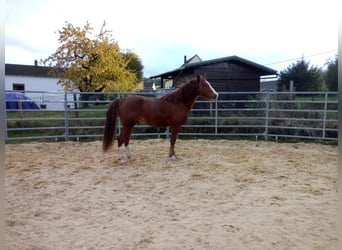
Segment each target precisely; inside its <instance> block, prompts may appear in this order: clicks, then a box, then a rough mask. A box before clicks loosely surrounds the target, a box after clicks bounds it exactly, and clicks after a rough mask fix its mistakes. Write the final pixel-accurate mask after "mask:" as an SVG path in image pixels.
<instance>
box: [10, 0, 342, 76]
mask: <svg viewBox="0 0 342 250" xmlns="http://www.w3.org/2000/svg"><path fill="white" fill-rule="evenodd" d="M338 2H339V1H337V0H325V1H316V0H309V1H308V0H287V1H274V0H273V1H272V0H239V1H231V0H210V1H208V0H206V1H204V0H197V1H193V0H172V1H171V0H164V1H163V0H96V1H88V0H83V1H78V0H74V1H72V0H31V1H28V0H5V8H6V9H5V13H6V16H5V62H6V63H14V64H25V65H33V63H34V60H35V59H37V60H38V61H39V60H40V59H46V58H47V57H48V56H50V55H51V54H53V53H54V52H55V51H56V49H57V48H58V47H59V44H58V33H57V31H58V30H61V29H62V28H63V27H64V26H65V23H66V22H69V23H71V24H73V25H74V26H78V27H83V26H84V25H85V24H86V23H87V21H88V22H90V24H91V26H92V27H93V28H94V33H98V31H99V30H100V28H101V26H102V24H103V22H104V21H105V22H106V23H107V25H106V28H107V29H108V30H110V31H112V36H113V38H114V39H115V40H116V41H117V42H118V43H119V46H120V48H121V49H123V50H132V51H133V52H135V53H136V54H137V55H138V56H139V57H140V59H141V61H142V64H143V65H144V76H145V77H149V76H153V75H157V74H160V73H163V72H166V71H170V70H173V69H176V68H178V67H179V66H181V65H182V64H183V60H184V56H187V58H188V59H189V58H191V57H192V56H194V55H196V54H197V55H198V56H199V57H200V58H201V59H202V60H210V59H216V58H220V57H226V56H232V55H236V56H239V57H242V58H245V59H247V60H251V61H253V62H256V63H259V64H262V65H265V66H267V67H270V68H272V69H275V70H277V71H278V72H280V71H281V70H284V69H286V68H287V67H288V66H289V65H290V64H292V63H294V62H296V59H298V58H301V57H304V59H305V60H307V61H309V62H310V64H311V65H312V66H318V67H324V65H325V62H326V61H327V60H328V59H334V58H335V55H336V54H337V49H338V21H339V16H338V15H339V14H340V13H341V12H339V8H340V7H341V6H339V3H338Z"/></svg>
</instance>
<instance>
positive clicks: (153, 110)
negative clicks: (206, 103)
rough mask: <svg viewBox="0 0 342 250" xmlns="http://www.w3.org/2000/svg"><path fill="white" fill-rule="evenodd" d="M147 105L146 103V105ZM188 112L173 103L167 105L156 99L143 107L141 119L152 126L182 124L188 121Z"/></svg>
mask: <svg viewBox="0 0 342 250" xmlns="http://www.w3.org/2000/svg"><path fill="white" fill-rule="evenodd" d="M144 106H145V105H144ZM186 118H187V116H186V112H184V110H183V109H182V108H179V107H177V106H175V105H173V104H169V105H165V104H164V103H162V102H160V103H159V102H158V101H157V100H156V102H155V103H150V104H147V105H146V106H145V107H144V108H143V114H142V116H141V121H142V122H143V123H145V124H147V125H150V126H152V127H164V126H172V125H181V124H183V123H185V121H186Z"/></svg>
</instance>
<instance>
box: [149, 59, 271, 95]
mask: <svg viewBox="0 0 342 250" xmlns="http://www.w3.org/2000/svg"><path fill="white" fill-rule="evenodd" d="M204 73H206V74H207V79H208V81H210V83H211V84H212V85H213V87H214V88H215V90H216V91H218V92H237V91H243V92H246V91H260V81H261V79H262V78H263V77H272V76H273V77H275V76H276V74H277V71H276V70H273V69H271V68H268V67H265V66H263V65H260V64H257V63H255V62H252V61H249V60H246V59H244V58H241V57H238V56H228V57H222V58H217V59H212V60H206V61H202V60H201V59H200V57H199V56H197V55H195V56H193V57H192V58H190V59H189V60H187V59H186V57H184V64H183V65H181V66H180V67H179V68H177V69H174V70H171V71H168V72H165V73H161V74H158V75H155V76H151V77H150V78H152V79H154V78H161V85H162V86H161V88H164V87H165V82H167V81H170V80H171V81H172V87H177V86H179V85H180V84H182V83H184V82H187V81H189V80H191V79H193V78H194V77H195V76H196V75H197V74H204Z"/></svg>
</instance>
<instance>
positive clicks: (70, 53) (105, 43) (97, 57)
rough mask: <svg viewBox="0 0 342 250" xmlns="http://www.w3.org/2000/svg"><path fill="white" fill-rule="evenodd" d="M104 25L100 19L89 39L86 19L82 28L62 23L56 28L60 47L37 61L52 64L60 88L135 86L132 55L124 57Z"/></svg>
mask: <svg viewBox="0 0 342 250" xmlns="http://www.w3.org/2000/svg"><path fill="white" fill-rule="evenodd" d="M105 26H106V23H105V22H104V23H103V25H102V27H101V29H100V32H99V33H98V34H97V35H95V36H94V37H93V38H92V37H91V35H92V31H93V28H92V27H91V26H90V23H89V22H87V23H86V25H85V26H84V27H83V28H80V27H74V26H73V25H72V24H71V23H68V22H66V25H65V27H63V28H62V30H58V33H59V39H58V42H59V44H60V46H59V47H58V48H57V50H56V52H55V53H54V54H52V55H50V56H49V57H48V58H47V59H45V60H42V61H41V62H42V63H43V64H45V65H49V66H50V67H52V72H51V74H52V75H54V76H56V77H59V78H60V81H59V83H60V84H61V85H62V86H63V87H64V88H66V89H79V90H80V91H81V92H104V91H133V90H135V89H136V84H137V82H138V81H137V72H139V73H141V71H136V72H134V71H132V70H131V68H130V67H129V64H130V63H131V60H130V59H131V57H133V55H135V54H134V53H132V56H131V57H127V56H126V55H125V53H123V52H122V51H121V50H120V47H119V44H118V43H117V42H115V41H114V39H112V36H111V32H110V31H108V30H106V29H105ZM135 56H136V55H135ZM136 57H137V56H136Z"/></svg>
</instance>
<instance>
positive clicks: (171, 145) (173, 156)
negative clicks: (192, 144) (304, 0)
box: [169, 126, 180, 161]
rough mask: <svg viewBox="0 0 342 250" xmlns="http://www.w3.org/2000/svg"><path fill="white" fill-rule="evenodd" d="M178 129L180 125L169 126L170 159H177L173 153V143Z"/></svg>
mask: <svg viewBox="0 0 342 250" xmlns="http://www.w3.org/2000/svg"><path fill="white" fill-rule="evenodd" d="M179 131H180V126H175V127H172V128H171V139H170V150H169V157H170V159H171V160H172V161H175V160H177V157H176V153H175V144H176V140H177V135H178V133H179Z"/></svg>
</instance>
